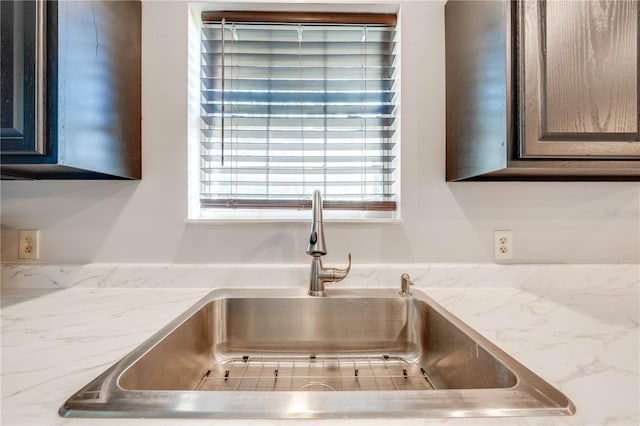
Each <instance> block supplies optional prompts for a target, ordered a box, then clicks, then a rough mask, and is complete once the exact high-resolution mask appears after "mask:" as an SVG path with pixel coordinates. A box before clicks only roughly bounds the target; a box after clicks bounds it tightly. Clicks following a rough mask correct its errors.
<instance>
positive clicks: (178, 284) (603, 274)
mask: <svg viewBox="0 0 640 426" xmlns="http://www.w3.org/2000/svg"><path fill="white" fill-rule="evenodd" d="M404 272H407V273H409V274H410V275H411V277H412V279H413V280H414V281H415V283H416V286H418V287H427V288H428V287H432V288H437V287H454V288H465V287H491V288H495V287H512V288H522V289H527V288H531V289H534V288H552V287H562V288H575V289H593V290H594V291H596V292H597V293H602V294H610V292H615V291H618V290H623V289H625V288H626V289H629V288H630V287H633V286H637V285H638V284H639V283H640V264H609V265H605V264H603V265H560V264H538V265H496V264H447V263H438V264H392V265H353V267H352V269H351V272H350V274H349V276H348V277H347V278H346V279H345V280H344V281H342V282H340V283H336V284H328V285H327V288H328V289H329V290H330V289H331V288H332V287H333V286H336V287H346V286H348V287H395V286H398V288H399V286H400V275H401V274H402V273H404ZM308 275H309V265H307V264H289V265H287V264H281V265H272V264H264V265H263V264H248V265H239V264H235V265H185V264H100V263H96V264H86V265H71V264H69V265H61V264H58V265H54V264H3V265H2V266H1V276H2V288H3V289H8V288H45V289H47V288H48V289H55V288H71V287H85V288H104V287H122V288H224V287H260V288H264V287H270V288H277V287H303V288H304V287H306V286H307V285H308Z"/></svg>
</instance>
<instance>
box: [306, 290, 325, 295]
mask: <svg viewBox="0 0 640 426" xmlns="http://www.w3.org/2000/svg"><path fill="white" fill-rule="evenodd" d="M326 295H327V292H326V291H320V290H309V296H320V297H325V296H326Z"/></svg>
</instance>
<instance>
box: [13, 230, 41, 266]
mask: <svg viewBox="0 0 640 426" xmlns="http://www.w3.org/2000/svg"><path fill="white" fill-rule="evenodd" d="M39 237H40V232H39V231H38V230H37V229H23V230H21V231H19V232H18V238H19V239H20V241H19V244H18V249H19V250H20V252H19V253H18V257H19V258H20V259H31V260H37V259H40V238H39Z"/></svg>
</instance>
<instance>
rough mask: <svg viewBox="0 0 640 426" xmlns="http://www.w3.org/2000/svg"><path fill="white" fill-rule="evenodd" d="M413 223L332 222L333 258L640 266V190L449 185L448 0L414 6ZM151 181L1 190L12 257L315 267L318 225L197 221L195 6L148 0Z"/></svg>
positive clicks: (406, 141)
mask: <svg viewBox="0 0 640 426" xmlns="http://www.w3.org/2000/svg"><path fill="white" fill-rule="evenodd" d="M401 13H402V44H403V51H402V55H403V56H402V71H403V73H402V214H403V221H402V223H401V224H351V225H349V224H338V223H336V224H331V223H329V224H328V225H327V226H326V237H327V244H328V248H329V255H328V256H327V262H331V263H342V262H344V261H346V255H347V252H351V253H352V256H353V261H354V263H391V262H402V263H411V262H491V261H492V250H493V247H492V244H493V241H492V231H493V230H494V229H512V230H513V233H514V244H515V250H514V252H515V259H514V261H515V262H525V263H538V262H541V263H545V262H557V263H565V262H576V263H609V262H613V263H616V262H638V261H640V184H639V183H633V182H610V183H606V182H595V183H594V182H584V183H567V182H539V183H538V182H491V183H489V182H483V183H476V182H465V183H446V182H445V181H444V174H445V171H444V167H445V128H444V126H445V115H444V102H445V98H444V96H445V94H444V90H445V89H444V14H443V3H442V2H418V1H410V2H405V3H402V9H401ZM142 16H143V34H142V36H143V43H142V46H143V57H142V72H143V97H142V102H143V105H142V109H143V179H142V180H141V181H136V182H129V181H127V182H120V181H118V182H111V181H105V182H95V181H91V182H46V181H38V182H10V181H7V182H2V183H1V191H2V210H1V213H2V260H3V261H4V262H11V261H14V260H16V258H17V251H18V250H17V230H18V229H34V228H35V229H40V230H41V239H42V244H41V261H44V262H56V263H57V262H179V263H263V262H264V263H302V262H307V261H308V259H307V256H306V254H305V252H304V251H305V247H306V239H307V237H308V224H303V223H291V224H257V223H256V224H220V225H215V224H187V223H185V218H186V213H187V212H186V206H187V184H186V176H187V147H186V136H187V92H186V87H187V55H186V46H187V23H188V6H187V3H186V2H150V1H145V2H144V3H143V13H142Z"/></svg>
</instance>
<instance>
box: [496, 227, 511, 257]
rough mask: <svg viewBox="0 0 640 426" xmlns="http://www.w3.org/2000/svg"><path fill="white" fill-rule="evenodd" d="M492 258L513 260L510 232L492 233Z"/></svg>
mask: <svg viewBox="0 0 640 426" xmlns="http://www.w3.org/2000/svg"><path fill="white" fill-rule="evenodd" d="M493 258H494V259H495V260H508V259H513V234H512V232H511V231H493Z"/></svg>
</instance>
